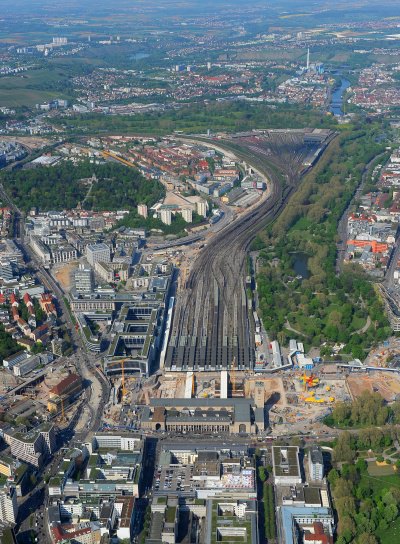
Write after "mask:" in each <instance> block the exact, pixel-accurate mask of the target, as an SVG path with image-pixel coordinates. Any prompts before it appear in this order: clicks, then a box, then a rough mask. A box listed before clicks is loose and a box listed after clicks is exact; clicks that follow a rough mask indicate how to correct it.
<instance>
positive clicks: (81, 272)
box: [75, 264, 94, 295]
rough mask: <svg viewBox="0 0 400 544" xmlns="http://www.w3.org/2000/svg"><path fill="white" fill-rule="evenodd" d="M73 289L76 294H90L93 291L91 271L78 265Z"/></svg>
mask: <svg viewBox="0 0 400 544" xmlns="http://www.w3.org/2000/svg"><path fill="white" fill-rule="evenodd" d="M75 289H76V292H77V293H80V294H82V295H87V294H90V293H91V292H92V291H93V289H94V277H93V270H92V269H91V268H88V267H85V266H84V265H82V264H81V265H79V268H78V269H77V270H75Z"/></svg>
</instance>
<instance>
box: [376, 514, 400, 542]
mask: <svg viewBox="0 0 400 544" xmlns="http://www.w3.org/2000/svg"><path fill="white" fill-rule="evenodd" d="M379 538H380V542H381V544H394V543H395V542H400V518H397V519H396V520H395V521H394V522H393V523H392V524H391V525H390V527H389V528H388V529H386V531H384V532H383V533H381V534H380V535H379Z"/></svg>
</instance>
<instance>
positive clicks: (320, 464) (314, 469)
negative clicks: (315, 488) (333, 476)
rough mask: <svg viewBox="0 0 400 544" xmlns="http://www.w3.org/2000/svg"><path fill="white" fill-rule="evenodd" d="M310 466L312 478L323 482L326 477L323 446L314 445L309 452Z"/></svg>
mask: <svg viewBox="0 0 400 544" xmlns="http://www.w3.org/2000/svg"><path fill="white" fill-rule="evenodd" d="M308 468H309V471H310V479H311V480H313V481H314V482H321V481H322V480H323V478H324V459H323V457H322V451H321V448H319V447H318V446H313V447H312V448H311V450H310V453H309V454H308Z"/></svg>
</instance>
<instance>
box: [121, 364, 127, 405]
mask: <svg viewBox="0 0 400 544" xmlns="http://www.w3.org/2000/svg"><path fill="white" fill-rule="evenodd" d="M121 371H122V377H121V387H122V398H124V397H125V395H126V394H127V392H128V391H127V390H126V389H125V359H124V360H123V361H122V362H121Z"/></svg>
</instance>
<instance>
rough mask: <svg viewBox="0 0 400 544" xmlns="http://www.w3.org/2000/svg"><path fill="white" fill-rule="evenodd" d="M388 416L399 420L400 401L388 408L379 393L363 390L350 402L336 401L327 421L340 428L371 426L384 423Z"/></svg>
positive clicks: (395, 420) (396, 421)
mask: <svg viewBox="0 0 400 544" xmlns="http://www.w3.org/2000/svg"><path fill="white" fill-rule="evenodd" d="M389 418H391V419H393V418H394V422H395V423H398V422H400V403H399V402H395V403H394V404H393V407H392V408H390V407H389V406H387V404H386V402H385V400H384V399H383V397H382V396H381V395H380V394H379V393H374V392H370V391H364V392H363V393H362V394H361V395H360V396H359V397H357V398H356V399H355V400H354V401H352V402H337V403H336V404H335V406H334V408H333V410H332V413H331V414H330V416H329V419H328V423H332V424H333V425H334V426H337V427H342V428H343V427H373V426H382V425H385V423H387V422H388V420H389Z"/></svg>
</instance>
